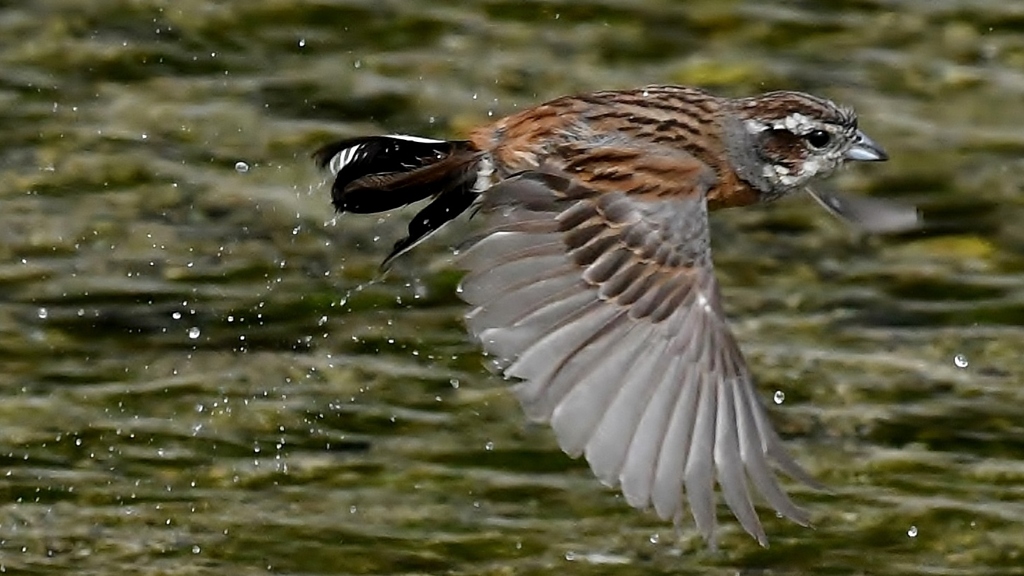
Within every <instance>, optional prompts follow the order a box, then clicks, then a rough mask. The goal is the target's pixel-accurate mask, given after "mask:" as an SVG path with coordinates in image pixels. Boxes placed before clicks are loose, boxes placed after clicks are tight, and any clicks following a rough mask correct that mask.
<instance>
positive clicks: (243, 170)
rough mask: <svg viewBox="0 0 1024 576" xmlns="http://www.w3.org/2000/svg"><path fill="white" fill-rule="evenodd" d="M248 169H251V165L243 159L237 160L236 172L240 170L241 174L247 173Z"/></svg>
mask: <svg viewBox="0 0 1024 576" xmlns="http://www.w3.org/2000/svg"><path fill="white" fill-rule="evenodd" d="M248 171H249V165H248V164H246V163H245V162H242V161H241V160H239V161H238V162H235V172H238V173H239V174H245V173H246V172H248Z"/></svg>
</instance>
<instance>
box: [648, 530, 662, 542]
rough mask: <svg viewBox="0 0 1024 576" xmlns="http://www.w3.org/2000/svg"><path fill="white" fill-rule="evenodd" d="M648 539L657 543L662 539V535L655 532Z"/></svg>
mask: <svg viewBox="0 0 1024 576" xmlns="http://www.w3.org/2000/svg"><path fill="white" fill-rule="evenodd" d="M648 540H650V541H651V544H657V543H658V541H660V540H661V535H660V534H658V533H657V532H655V533H654V534H651V537H650V538H648Z"/></svg>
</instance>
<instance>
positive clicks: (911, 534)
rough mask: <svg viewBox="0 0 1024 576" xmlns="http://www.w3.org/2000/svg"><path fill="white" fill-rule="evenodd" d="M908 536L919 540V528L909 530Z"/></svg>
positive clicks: (912, 527)
mask: <svg viewBox="0 0 1024 576" xmlns="http://www.w3.org/2000/svg"><path fill="white" fill-rule="evenodd" d="M907 536H910V537H911V538H917V526H911V527H910V529H909V530H907Z"/></svg>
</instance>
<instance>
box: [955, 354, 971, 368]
mask: <svg viewBox="0 0 1024 576" xmlns="http://www.w3.org/2000/svg"><path fill="white" fill-rule="evenodd" d="M953 364H955V365H956V367H957V368H967V366H968V365H969V364H970V362H968V361H967V356H964V355H963V354H957V355H956V356H953Z"/></svg>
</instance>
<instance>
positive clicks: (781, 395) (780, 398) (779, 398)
mask: <svg viewBox="0 0 1024 576" xmlns="http://www.w3.org/2000/svg"><path fill="white" fill-rule="evenodd" d="M772 400H775V403H776V404H782V403H783V402H785V401H786V393H785V392H783V391H782V390H776V391H775V396H773V397H772Z"/></svg>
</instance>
